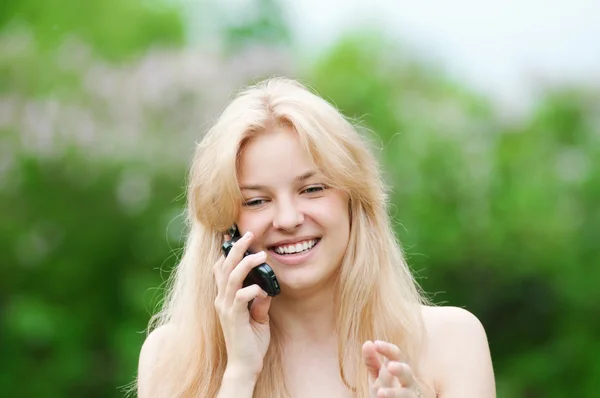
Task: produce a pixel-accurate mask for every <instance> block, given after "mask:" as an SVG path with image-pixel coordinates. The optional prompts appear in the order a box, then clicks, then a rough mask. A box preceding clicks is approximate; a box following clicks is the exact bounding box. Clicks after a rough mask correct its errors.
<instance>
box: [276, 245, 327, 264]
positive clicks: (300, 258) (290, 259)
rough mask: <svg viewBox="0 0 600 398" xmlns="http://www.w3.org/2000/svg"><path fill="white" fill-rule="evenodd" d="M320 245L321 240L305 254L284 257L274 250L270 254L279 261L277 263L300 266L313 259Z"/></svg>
mask: <svg viewBox="0 0 600 398" xmlns="http://www.w3.org/2000/svg"><path fill="white" fill-rule="evenodd" d="M319 243H321V239H319V241H318V242H317V243H316V244H315V245H314V246H313V247H312V248H311V249H310V250H309V251H307V252H303V253H298V254H285V255H282V254H277V253H276V252H275V251H273V250H269V253H270V254H271V257H273V258H274V259H275V260H277V262H279V263H281V264H285V265H298V264H301V263H303V262H305V261H306V260H308V259H309V258H310V257H312V255H313V254H314V252H315V249H316V248H317V247H318V246H319Z"/></svg>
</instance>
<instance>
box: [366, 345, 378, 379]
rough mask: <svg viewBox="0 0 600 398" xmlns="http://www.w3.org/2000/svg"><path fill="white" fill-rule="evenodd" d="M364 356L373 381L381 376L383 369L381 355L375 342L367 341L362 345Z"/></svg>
mask: <svg viewBox="0 0 600 398" xmlns="http://www.w3.org/2000/svg"><path fill="white" fill-rule="evenodd" d="M362 356H363V361H364V363H365V365H366V367H367V370H368V371H369V378H370V379H371V381H373V380H375V379H377V377H379V370H380V369H381V360H380V359H379V355H377V350H376V349H375V343H373V342H372V341H367V342H365V344H363V346H362Z"/></svg>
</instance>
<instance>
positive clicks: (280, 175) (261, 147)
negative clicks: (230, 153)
mask: <svg viewBox="0 0 600 398" xmlns="http://www.w3.org/2000/svg"><path fill="white" fill-rule="evenodd" d="M311 170H316V166H315V164H314V162H313V161H312V159H311V157H310V155H309V154H308V152H307V151H306V150H305V149H304V147H303V146H302V144H301V142H300V139H299V137H298V134H297V133H295V132H294V131H291V130H289V129H277V130H274V131H269V132H266V133H263V134H258V135H256V136H255V137H253V138H252V139H250V141H248V142H247V143H246V144H245V146H244V148H243V150H242V152H241V153H240V158H239V169H238V176H239V179H240V182H241V183H242V184H247V183H277V182H286V181H289V180H291V179H294V178H295V177H297V176H299V175H301V174H304V173H306V172H308V171H311Z"/></svg>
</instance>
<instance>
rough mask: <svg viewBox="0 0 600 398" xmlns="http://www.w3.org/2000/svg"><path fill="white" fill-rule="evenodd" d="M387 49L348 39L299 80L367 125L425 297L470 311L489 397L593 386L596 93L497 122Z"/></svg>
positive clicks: (550, 101)
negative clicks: (481, 338)
mask: <svg viewBox="0 0 600 398" xmlns="http://www.w3.org/2000/svg"><path fill="white" fill-rule="evenodd" d="M398 52H399V51H398V50H396V51H394V49H393V48H390V47H389V46H388V45H379V46H378V42H372V43H371V45H370V46H365V45H364V43H363V42H362V40H361V39H358V40H354V39H350V40H349V41H347V42H344V43H342V44H341V45H340V46H338V47H336V48H334V49H333V50H332V51H331V52H330V53H329V54H328V56H326V57H325V58H324V59H323V60H322V61H321V62H320V63H319V64H317V65H316V66H315V69H314V75H313V77H312V79H311V82H312V83H313V85H314V86H315V87H316V88H317V89H318V90H319V91H320V93H321V94H323V95H325V96H327V97H328V98H331V99H332V100H333V102H335V103H336V105H337V106H338V107H339V108H340V109H341V110H342V111H344V112H345V113H347V114H348V115H350V116H351V117H359V118H360V120H361V124H362V125H363V126H364V127H367V128H369V129H372V130H374V131H375V132H376V133H377V134H378V136H379V138H380V140H381V145H378V146H379V147H380V151H378V154H379V156H380V157H381V159H382V162H383V164H384V170H385V171H386V175H387V178H388V181H389V184H390V185H391V187H392V190H393V192H392V203H393V205H394V208H393V209H394V212H393V214H392V215H393V216H394V217H395V219H396V220H397V221H398V222H399V225H398V228H397V233H398V235H399V236H400V238H401V241H402V242H403V243H404V245H405V250H406V253H407V255H408V257H409V259H410V264H411V266H412V267H413V268H414V269H415V271H417V272H418V274H419V275H420V276H421V277H422V279H421V283H422V285H423V286H424V288H425V290H426V291H428V292H431V293H432V294H433V297H432V299H433V301H434V302H438V303H446V304H449V305H456V306H461V307H466V308H467V309H469V310H471V311H472V312H474V313H475V314H476V315H477V316H478V317H479V318H480V319H481V320H482V321H483V323H484V325H485V327H486V329H487V331H488V336H489V340H490V345H491V349H492V354H493V358H494V363H495V366H496V371H497V380H498V390H499V396H500V397H516V396H522V397H526V396H535V397H538V396H544V397H564V396H568V395H573V394H575V395H577V396H593V395H594V393H595V391H597V390H598V386H599V385H598V380H597V379H596V378H595V377H594V376H593V375H594V374H595V373H594V372H597V370H598V366H597V365H595V363H596V362H597V361H596V358H597V357H598V356H599V355H600V345H598V343H597V338H596V336H597V335H598V333H600V319H599V318H598V317H597V316H595V315H594V314H598V312H599V311H600V305H599V304H598V303H599V302H600V296H599V293H598V290H597V288H596V286H597V283H598V281H600V272H599V270H598V269H597V267H594V266H593V264H598V263H599V261H600V247H599V246H598V236H599V235H600V217H599V216H598V214H599V211H598V206H597V198H598V197H600V195H598V191H599V189H600V149H599V148H600V145H598V144H599V141H600V136H599V135H598V132H599V131H600V126H599V125H598V120H597V119H596V117H595V111H594V110H595V109H596V110H597V109H598V105H599V104H600V101H599V99H600V98H599V97H598V96H597V95H596V96H595V97H594V96H592V95H586V94H585V93H584V92H583V91H576V90H557V91H556V92H550V93H548V95H547V97H546V98H545V99H544V101H543V102H542V103H541V104H540V105H539V107H538V108H537V109H536V110H535V111H534V112H533V114H532V115H531V117H530V118H529V119H528V120H526V121H525V122H524V123H523V124H522V125H521V126H518V127H508V126H504V125H503V124H502V123H500V122H499V120H497V119H495V118H494V117H493V114H491V113H490V112H489V111H488V110H487V109H486V107H474V106H472V104H476V103H478V102H479V100H478V99H477V98H475V97H472V98H467V97H465V96H464V95H461V96H454V95H453V93H448V91H447V87H449V86H451V85H449V84H448V83H444V82H441V81H440V80H441V79H440V77H439V76H435V77H434V76H431V75H427V74H419V73H416V74H415V73H405V71H407V70H408V71H411V70H412V71H414V70H426V69H425V68H419V66H418V65H416V64H414V63H413V64H408V65H406V64H404V63H403V62H402V61H400V62H398V61H396V62H393V63H390V62H389V59H390V56H389V54H390V53H392V54H397V53H398ZM386 61H387V62H386ZM405 62H408V61H405ZM382 65H384V66H383V67H382ZM449 110H450V111H449ZM378 144H379V143H378ZM566 380H568V382H565V381H566Z"/></svg>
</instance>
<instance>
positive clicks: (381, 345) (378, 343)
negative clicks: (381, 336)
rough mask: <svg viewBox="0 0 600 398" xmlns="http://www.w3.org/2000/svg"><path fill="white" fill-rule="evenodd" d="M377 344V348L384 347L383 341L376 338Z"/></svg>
mask: <svg viewBox="0 0 600 398" xmlns="http://www.w3.org/2000/svg"><path fill="white" fill-rule="evenodd" d="M375 346H377V348H383V341H381V340H375Z"/></svg>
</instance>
